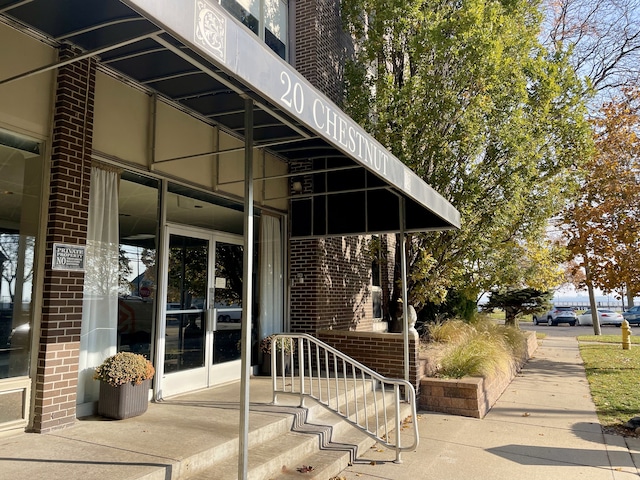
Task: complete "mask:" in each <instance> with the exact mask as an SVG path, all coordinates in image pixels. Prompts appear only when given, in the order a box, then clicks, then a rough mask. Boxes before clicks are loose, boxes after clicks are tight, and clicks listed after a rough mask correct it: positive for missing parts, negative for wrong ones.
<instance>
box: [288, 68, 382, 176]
mask: <svg viewBox="0 0 640 480" xmlns="http://www.w3.org/2000/svg"><path fill="white" fill-rule="evenodd" d="M280 83H281V84H282V86H283V87H284V91H283V92H282V95H281V96H280V100H281V101H282V103H284V104H285V105H286V106H287V107H288V108H290V109H291V110H293V111H295V112H296V113H297V114H298V115H305V114H306V113H307V112H306V110H307V109H308V108H310V109H311V116H312V118H313V122H314V126H315V127H316V128H317V129H318V131H319V132H322V133H324V134H325V135H327V136H328V137H330V138H331V139H332V140H333V141H335V142H336V143H338V144H339V145H342V146H343V147H344V148H345V149H346V150H347V151H348V152H349V153H351V154H352V155H354V156H356V157H357V158H358V159H360V160H361V161H363V162H366V163H368V164H369V165H370V166H371V167H372V168H373V169H374V170H375V171H377V172H378V173H380V174H381V175H385V176H386V174H387V164H388V161H389V155H388V154H387V152H386V151H385V150H384V149H382V148H380V146H379V145H378V144H377V143H376V142H375V141H374V140H373V139H372V138H370V137H369V136H368V135H365V134H364V131H361V130H362V127H360V126H359V125H357V124H356V123H355V122H354V121H353V120H351V119H350V118H349V117H347V116H346V115H345V114H344V113H343V112H342V111H340V110H338V109H336V108H333V107H332V106H331V105H330V104H329V103H328V102H326V101H325V100H323V99H322V98H320V97H317V98H315V99H314V100H313V102H311V103H309V102H307V101H306V99H305V98H304V95H305V89H304V88H303V84H302V83H300V82H299V81H298V79H297V78H295V76H292V75H291V73H290V72H288V71H285V70H283V71H281V72H280ZM306 91H309V90H306ZM312 93H313V92H312ZM309 105H310V106H309Z"/></svg>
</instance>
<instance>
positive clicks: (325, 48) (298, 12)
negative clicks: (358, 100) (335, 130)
mask: <svg viewBox="0 0 640 480" xmlns="http://www.w3.org/2000/svg"><path fill="white" fill-rule="evenodd" d="M294 22H295V37H294V55H293V58H292V64H293V66H294V67H295V69H296V70H298V72H300V73H301V74H302V75H303V76H304V77H305V78H306V79H307V80H309V81H310V82H311V83H312V84H313V85H314V86H315V87H316V88H317V89H318V90H320V91H321V92H323V93H324V94H325V95H327V96H328V97H329V98H330V99H331V100H333V101H334V102H335V103H337V104H338V105H341V103H342V98H343V73H344V63H345V55H346V52H347V51H348V49H349V38H348V36H347V35H345V34H344V33H343V31H342V20H341V18H340V2H338V1H336V0H298V1H296V2H295V4H294Z"/></svg>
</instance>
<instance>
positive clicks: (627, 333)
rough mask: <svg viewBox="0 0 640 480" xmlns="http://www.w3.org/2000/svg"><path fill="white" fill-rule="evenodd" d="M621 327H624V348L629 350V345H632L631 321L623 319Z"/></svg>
mask: <svg viewBox="0 0 640 480" xmlns="http://www.w3.org/2000/svg"><path fill="white" fill-rule="evenodd" d="M620 328H621V329H622V349H623V350H629V346H630V345H631V327H630V326H629V322H627V321H626V320H623V321H622V325H620Z"/></svg>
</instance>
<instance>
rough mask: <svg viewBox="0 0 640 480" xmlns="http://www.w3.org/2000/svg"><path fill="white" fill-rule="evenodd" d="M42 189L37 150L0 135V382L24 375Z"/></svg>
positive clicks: (33, 145)
mask: <svg viewBox="0 0 640 480" xmlns="http://www.w3.org/2000/svg"><path fill="white" fill-rule="evenodd" d="M41 185H42V159H41V156H40V144H39V143H38V142H35V141H32V140H28V139H25V138H23V137H19V136H16V135H13V134H11V133H8V132H5V131H3V130H0V273H1V275H0V379H3V378H13V377H21V376H26V375H28V374H29V359H30V354H31V330H32V329H31V326H32V315H33V312H32V297H33V294H34V285H36V284H37V282H36V278H35V275H36V271H35V268H34V267H35V264H34V260H35V257H36V255H35V251H36V239H37V238H36V234H37V232H38V219H39V218H40V200H41V196H40V191H41ZM10 420H16V418H5V416H4V415H2V414H0V423H4V422H6V421H10Z"/></svg>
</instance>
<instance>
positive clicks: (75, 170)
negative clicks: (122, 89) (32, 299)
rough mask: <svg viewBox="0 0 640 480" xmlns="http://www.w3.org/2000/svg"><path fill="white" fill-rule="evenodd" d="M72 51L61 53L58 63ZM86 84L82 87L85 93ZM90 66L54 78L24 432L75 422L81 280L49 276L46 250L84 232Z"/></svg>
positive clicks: (74, 275) (76, 240) (81, 238)
mask: <svg viewBox="0 0 640 480" xmlns="http://www.w3.org/2000/svg"><path fill="white" fill-rule="evenodd" d="M70 55H72V52H70V51H68V50H67V49H63V50H62V51H61V53H60V56H61V58H68V57H69V56H70ZM87 85H88V88H87ZM94 90H95V62H94V61H92V60H84V61H80V62H76V63H73V64H71V65H67V66H64V67H61V68H60V70H59V72H58V85H57V91H56V101H55V111H54V119H53V133H52V151H51V178H50V198H49V210H48V217H47V234H46V235H47V238H46V263H45V272H44V284H43V311H42V323H41V334H40V341H39V345H38V363H37V365H36V384H35V390H34V398H35V401H34V416H33V425H32V429H33V430H34V431H36V432H42V433H43V432H47V431H50V430H53V429H56V428H61V427H64V426H68V425H70V424H72V423H73V422H74V421H75V413H76V389H77V384H78V356H79V347H80V323H81V320H82V290H83V282H84V274H83V273H78V272H67V271H54V270H52V269H51V260H52V247H53V243H54V242H55V243H67V244H78V245H84V244H85V242H86V232H87V209H88V203H89V179H90V174H91V145H92V131H93V122H92V119H93V100H94V99H93V93H94Z"/></svg>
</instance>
